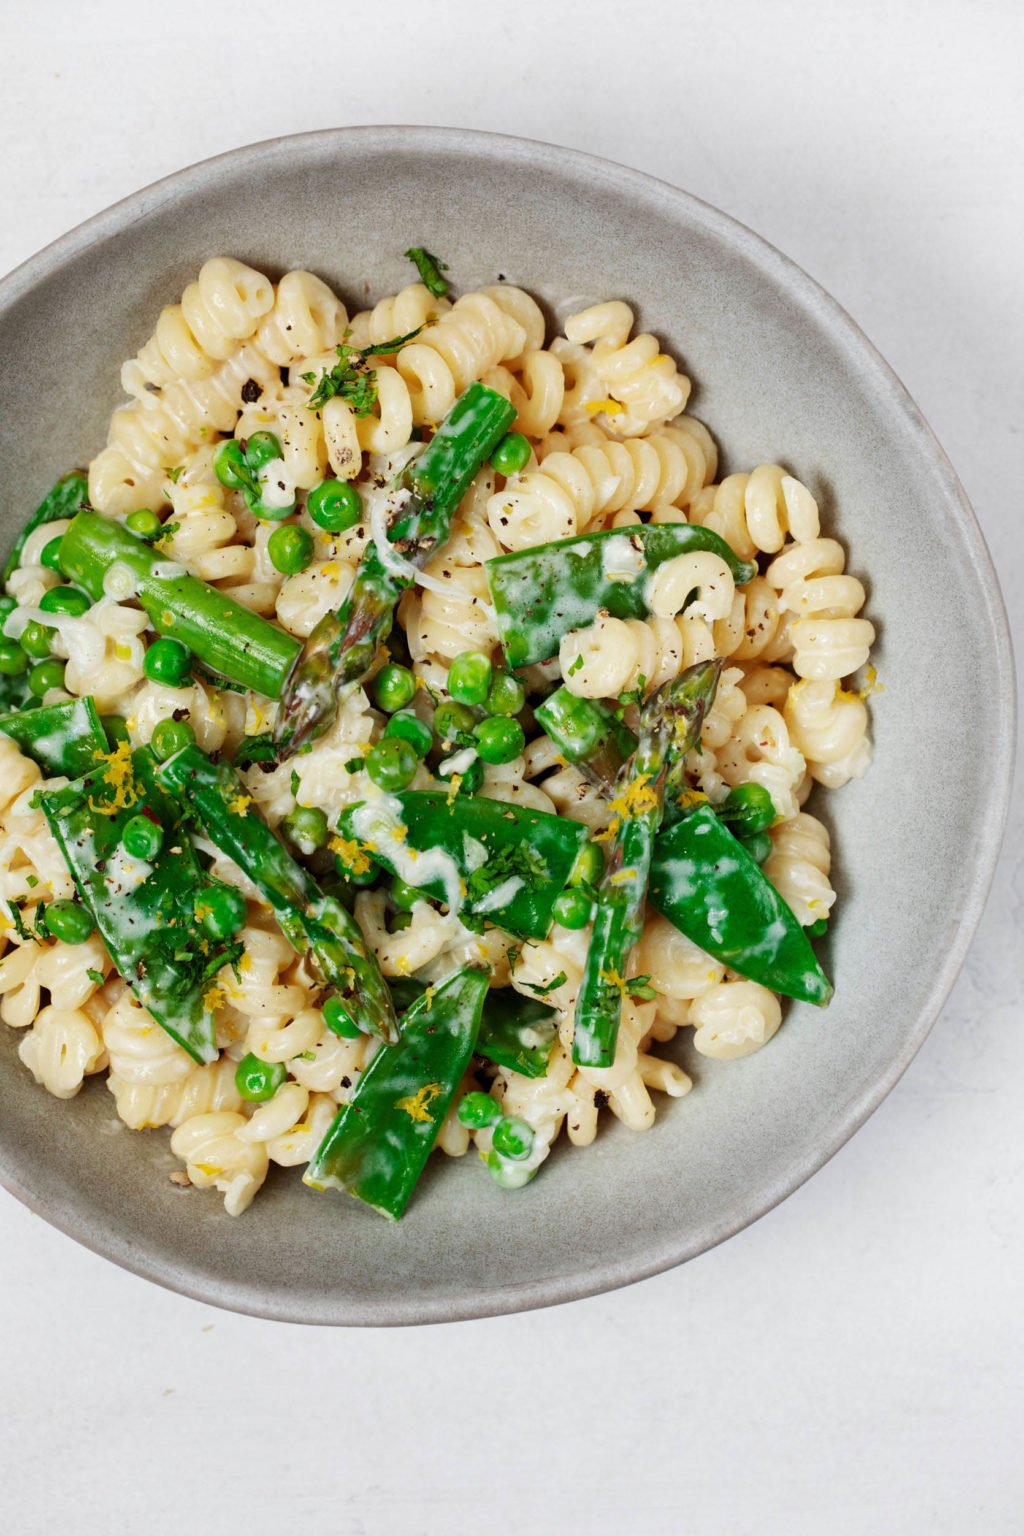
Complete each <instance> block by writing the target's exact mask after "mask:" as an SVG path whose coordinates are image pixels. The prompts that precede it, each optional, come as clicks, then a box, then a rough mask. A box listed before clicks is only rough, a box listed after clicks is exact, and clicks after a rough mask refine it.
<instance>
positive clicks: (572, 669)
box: [565, 656, 583, 677]
mask: <svg viewBox="0 0 1024 1536" xmlns="http://www.w3.org/2000/svg"><path fill="white" fill-rule="evenodd" d="M582 665H583V657H582V656H577V657H576V660H575V661H574V662H573V664H572V666H571V667H570V668H569V670H568V672H567V673H566V674H565V675H566V677H575V675H576V673H577V672H578V671H579V670H580V668H581V667H582Z"/></svg>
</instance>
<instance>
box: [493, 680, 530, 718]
mask: <svg viewBox="0 0 1024 1536" xmlns="http://www.w3.org/2000/svg"><path fill="white" fill-rule="evenodd" d="M525 704H526V689H525V688H524V687H523V685H522V683H521V682H520V681H519V679H518V677H513V676H512V673H511V672H495V674H494V677H493V679H492V681H491V686H490V688H489V689H488V690H487V698H486V699H485V700H484V708H485V709H486V711H487V713H488V714H489V715H518V713H519V711H520V710H521V709H522V708H523V706H524V705H525Z"/></svg>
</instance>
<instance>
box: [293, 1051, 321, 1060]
mask: <svg viewBox="0 0 1024 1536" xmlns="http://www.w3.org/2000/svg"><path fill="white" fill-rule="evenodd" d="M295 1060H296V1061H316V1051H300V1052H299V1054H298V1056H296V1058H295Z"/></svg>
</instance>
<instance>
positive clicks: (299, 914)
mask: <svg viewBox="0 0 1024 1536" xmlns="http://www.w3.org/2000/svg"><path fill="white" fill-rule="evenodd" d="M158 775H159V779H160V782H161V784H162V785H163V786H164V788H165V789H168V790H170V791H171V792H172V793H173V794H175V795H177V796H178V797H179V800H185V801H186V802H187V803H188V805H189V806H190V808H191V810H192V812H193V814H194V815H196V816H197V817H198V818H199V820H200V821H201V822H202V824H203V827H204V828H205V830H206V832H207V834H208V835H209V837H210V838H211V839H212V840H213V842H215V843H216V844H217V847H218V848H220V849H221V850H222V851H223V852H224V853H226V854H227V855H228V856H229V857H230V858H232V859H234V861H235V863H236V864H237V865H238V867H239V869H241V870H243V871H244V873H245V874H246V875H248V877H249V879H250V880H252V881H253V883H254V884H255V885H257V886H258V887H259V889H260V890H261V891H262V892H263V894H264V896H265V897H266V898H267V900H268V901H269V903H270V905H271V906H272V907H273V909H274V913H275V915H276V917H277V921H278V923H279V924H280V926H281V929H282V932H283V933H284V934H285V935H286V937H287V938H288V939H289V941H290V942H291V943H292V944H293V945H294V946H295V948H296V949H297V950H298V951H299V953H300V954H305V953H306V952H307V951H311V952H312V955H313V959H314V960H315V962H316V964H317V967H318V969H319V970H320V972H321V974H322V976H323V978H324V980H325V981H326V982H327V983H329V984H330V985H332V986H334V987H336V988H337V989H338V995H339V998H340V1001H341V1003H342V1005H343V1007H344V1008H345V1011H346V1013H347V1014H348V1016H349V1018H350V1019H351V1022H352V1024H353V1025H354V1026H355V1027H356V1028H359V1029H362V1030H365V1031H367V1032H368V1033H369V1034H373V1035H379V1036H380V1038H381V1039H383V1040H395V1039H397V1036H398V1025H397V1022H396V1019H395V1010H394V1006H393V1004H392V1002H391V994H390V993H389V992H388V989H387V985H386V984H385V981H384V978H383V977H382V976H381V974H380V970H379V968H378V965H377V962H376V960H375V959H374V957H373V955H372V954H371V953H370V951H369V950H368V949H367V947H366V941H365V940H364V938H363V935H362V932H361V931H360V928H359V925H358V923H357V922H356V921H355V919H354V918H353V917H352V916H351V914H350V913H349V912H347V911H346V910H345V908H344V907H343V906H342V904H341V902H340V901H337V900H335V898H334V897H332V896H325V895H324V893H323V892H322V891H321V889H320V887H319V886H318V885H317V883H316V881H315V880H314V879H313V877H312V875H310V874H307V872H306V870H304V869H303V868H302V866H301V865H300V864H297V863H296V862H295V860H294V859H293V858H292V856H291V854H290V853H289V852H288V850H287V849H286V848H285V847H284V845H283V844H282V843H281V842H280V841H279V840H278V838H277V837H276V835H275V834H274V833H273V832H272V831H271V829H270V827H268V826H267V823H266V822H265V821H264V820H263V817H262V816H261V815H260V814H259V812H258V811H257V810H256V809H255V808H254V807H253V806H252V804H251V797H250V796H249V795H248V794H247V793H246V790H245V785H244V784H243V782H242V780H241V779H240V778H239V776H238V774H237V773H236V772H235V770H234V769H233V768H232V767H230V766H229V765H228V764H227V763H214V762H212V761H211V760H210V758H208V757H207V756H206V754H205V752H202V751H201V750H200V749H199V748H198V747H196V746H188V747H185V748H184V749H183V750H182V751H181V752H178V753H177V754H176V755H175V756H174V757H172V758H169V759H168V760H167V762H166V763H164V764H163V765H162V766H161V767H160V769H159V770H158Z"/></svg>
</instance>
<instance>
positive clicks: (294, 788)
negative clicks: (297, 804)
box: [291, 768, 301, 799]
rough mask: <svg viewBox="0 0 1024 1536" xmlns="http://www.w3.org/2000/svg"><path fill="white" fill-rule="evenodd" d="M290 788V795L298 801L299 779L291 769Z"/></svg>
mask: <svg viewBox="0 0 1024 1536" xmlns="http://www.w3.org/2000/svg"><path fill="white" fill-rule="evenodd" d="M291 786H292V794H293V795H294V796H295V798H296V799H298V797H299V789H300V788H301V780H300V779H299V776H298V774H297V773H296V772H295V769H294V768H293V769H292V776H291Z"/></svg>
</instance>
